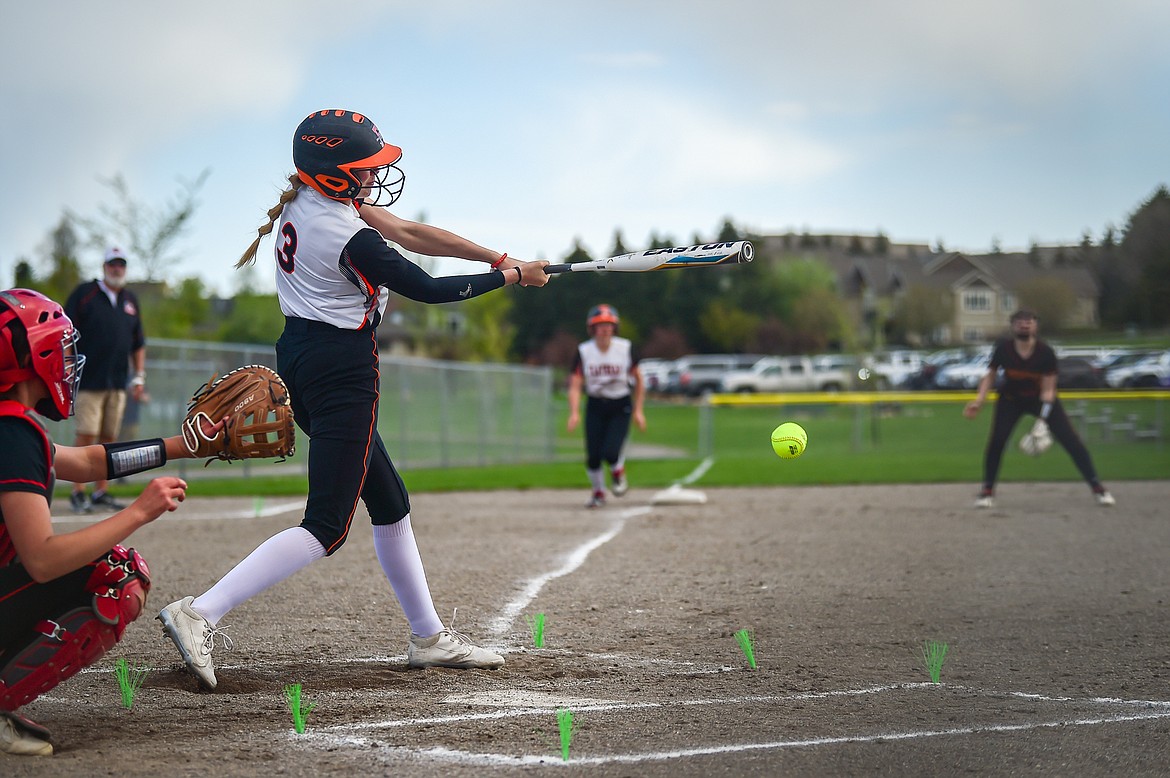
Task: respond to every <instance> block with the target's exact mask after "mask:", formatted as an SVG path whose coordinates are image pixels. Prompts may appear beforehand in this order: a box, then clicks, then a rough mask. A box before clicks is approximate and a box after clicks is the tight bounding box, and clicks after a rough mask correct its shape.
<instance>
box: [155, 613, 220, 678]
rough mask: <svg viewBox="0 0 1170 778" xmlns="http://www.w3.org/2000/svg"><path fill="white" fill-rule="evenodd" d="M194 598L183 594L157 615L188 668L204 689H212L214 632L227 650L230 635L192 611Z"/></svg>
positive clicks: (213, 676) (165, 632) (164, 631)
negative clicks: (181, 597) (182, 596)
mask: <svg viewBox="0 0 1170 778" xmlns="http://www.w3.org/2000/svg"><path fill="white" fill-rule="evenodd" d="M194 599H195V598H194V597H184V598H183V599H181V600H178V601H177V602H172V603H171V604H170V605H168V606H167V607H165V608H163V609H162V612H161V613H159V614H158V617H157V618H158V620H159V621H161V622H162V625H163V633H164V634H165V635H166V636H167V637H169V638H170V639H171V640H172V641H173V642H174V644H175V647H176V648H178V649H179V653H180V654H181V655H182V656H183V661H184V662H185V663H186V664H187V667H188V668H189V669H190V670H191V672H193V673H195V676H196V677H197V678H198V679H199V681H200V682H201V683H202V684H203V685H204V686H206V687H207V688H208V689H214V688H215V686H216V683H217V682H216V680H215V664H214V663H213V662H212V661H211V649H212V648H213V647H214V646H215V636H216V635H219V637H220V638H221V639H222V641H223V647H224V648H226V649H228V650H231V648H232V639H231V638H230V637H228V636H227V635H226V634H225V633H224V632H223V631H221V630H219V629H216V628H215V627H212V626H211V624H210V623H208V621H207V619H205V618H203V617H202V616H200V615H199V614H198V613H196V612H195V610H194V609H193V608H192V607H191V603H192V602H193V601H194Z"/></svg>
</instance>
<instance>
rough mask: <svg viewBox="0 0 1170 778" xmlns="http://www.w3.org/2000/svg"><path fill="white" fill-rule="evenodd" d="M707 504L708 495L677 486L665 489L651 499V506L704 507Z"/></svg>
mask: <svg viewBox="0 0 1170 778" xmlns="http://www.w3.org/2000/svg"><path fill="white" fill-rule="evenodd" d="M705 502H707V493H706V492H700V491H699V490H698V489H684V488H682V487H681V486H678V485H677V484H676V485H674V486H672V487H670V488H669V489H663V490H662V491H661V492H659V493H658V494H656V495H654V496H653V497H652V498H650V504H651V505H702V504H704V503H705Z"/></svg>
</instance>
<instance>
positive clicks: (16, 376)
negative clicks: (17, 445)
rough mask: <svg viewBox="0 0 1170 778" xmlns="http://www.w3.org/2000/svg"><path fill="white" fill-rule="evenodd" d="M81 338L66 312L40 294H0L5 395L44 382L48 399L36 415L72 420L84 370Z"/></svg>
mask: <svg viewBox="0 0 1170 778" xmlns="http://www.w3.org/2000/svg"><path fill="white" fill-rule="evenodd" d="M77 338H78V334H77V328H76V327H74V326H73V322H71V321H70V320H69V317H68V316H66V315H65V311H64V309H62V308H61V306H60V305H58V304H57V303H55V302H53V301H52V300H50V299H49V298H48V297H45V296H44V295H43V294H41V293H40V292H34V291H32V290H31V289H9V290H8V291H6V292H0V391H7V390H8V389H11V388H12V387H13V385H14V384H17V383H19V382H21V381H28V380H29V379H31V378H40V379H41V380H42V381H44V382H45V386H46V387H48V389H49V398H48V399H46V400H42V401H40V402H38V403H37V406H36V408H35V410H36V412H37V413H39V414H41V415H42V416H44V417H46V418H49V419H53V420H54V421H61V420H63V419H66V418H68V417H69V416H72V415H73V402H74V400H75V399H76V398H77V388H78V386H79V385H80V384H81V371H82V369H83V368H84V367H85V357H84V356H82V355H81V354H78V353H77ZM26 355H27V357H26ZM22 361H27V364H24V365H22V364H21V362H22Z"/></svg>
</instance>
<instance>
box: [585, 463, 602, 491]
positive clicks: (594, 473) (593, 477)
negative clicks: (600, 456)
mask: <svg viewBox="0 0 1170 778" xmlns="http://www.w3.org/2000/svg"><path fill="white" fill-rule="evenodd" d="M585 472H586V473H587V474H588V475H589V485H590V486H592V487H593V491H594V492H604V491H605V471H604V470H602V469H601V468H600V467H599V468H597V469H596V470H590V469H589V468H585Z"/></svg>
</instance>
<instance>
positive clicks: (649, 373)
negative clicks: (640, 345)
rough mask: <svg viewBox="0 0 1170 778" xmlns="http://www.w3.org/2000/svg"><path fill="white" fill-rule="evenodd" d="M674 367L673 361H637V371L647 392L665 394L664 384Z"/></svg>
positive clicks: (652, 359)
mask: <svg viewBox="0 0 1170 778" xmlns="http://www.w3.org/2000/svg"><path fill="white" fill-rule="evenodd" d="M672 367H674V360H673V359H654V358H651V359H639V360H638V370H639V371H640V372H641V373H642V382H643V383H644V384H645V385H646V391H648V392H665V391H666V382H667V379H668V378H669V377H670V370H671V368H672Z"/></svg>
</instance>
